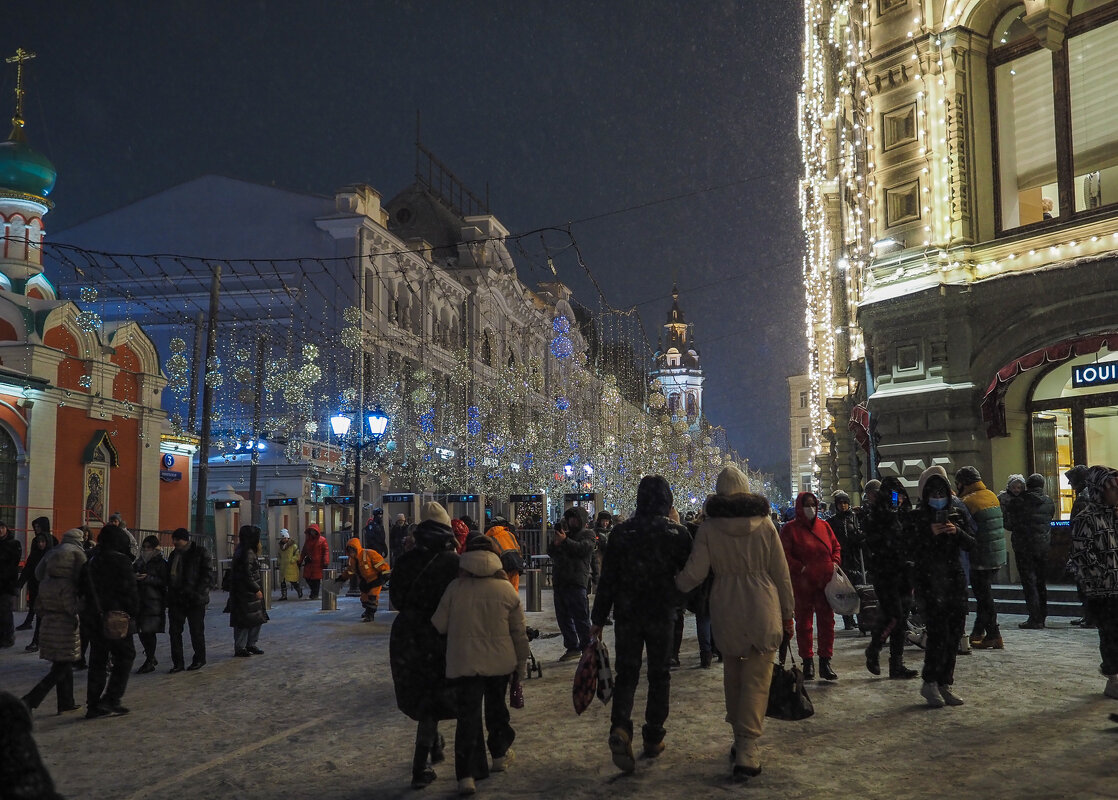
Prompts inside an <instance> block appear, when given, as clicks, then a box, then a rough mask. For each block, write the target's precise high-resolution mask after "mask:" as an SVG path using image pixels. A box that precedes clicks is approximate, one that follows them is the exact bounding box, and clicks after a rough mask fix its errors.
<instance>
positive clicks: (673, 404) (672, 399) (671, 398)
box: [668, 393, 679, 415]
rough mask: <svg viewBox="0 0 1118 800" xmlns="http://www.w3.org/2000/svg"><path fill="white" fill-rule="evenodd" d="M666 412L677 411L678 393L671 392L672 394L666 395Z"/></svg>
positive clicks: (675, 412)
mask: <svg viewBox="0 0 1118 800" xmlns="http://www.w3.org/2000/svg"><path fill="white" fill-rule="evenodd" d="M668 413H669V414H673V415H674V414H678V413H679V395H678V394H675V393H673V394H670V395H668Z"/></svg>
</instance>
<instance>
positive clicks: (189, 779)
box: [0, 592, 1118, 800]
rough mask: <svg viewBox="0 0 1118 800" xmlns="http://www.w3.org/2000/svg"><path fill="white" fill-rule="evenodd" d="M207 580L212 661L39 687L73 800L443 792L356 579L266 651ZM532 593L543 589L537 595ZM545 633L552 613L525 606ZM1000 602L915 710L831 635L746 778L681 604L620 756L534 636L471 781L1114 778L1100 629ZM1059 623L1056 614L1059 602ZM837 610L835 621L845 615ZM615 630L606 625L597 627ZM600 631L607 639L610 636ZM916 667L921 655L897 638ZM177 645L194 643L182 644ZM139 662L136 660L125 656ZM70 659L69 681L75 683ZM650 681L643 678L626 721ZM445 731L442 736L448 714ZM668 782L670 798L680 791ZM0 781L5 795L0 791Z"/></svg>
mask: <svg viewBox="0 0 1118 800" xmlns="http://www.w3.org/2000/svg"><path fill="white" fill-rule="evenodd" d="M223 604H224V596H223V595H222V594H221V593H220V592H215V593H214V598H213V602H212V603H211V605H210V614H209V616H208V620H207V623H208V630H207V639H208V641H209V644H210V654H209V664H208V666H206V668H205V669H203V670H201V671H199V672H189V673H181V674H178V675H168V674H167V669H168V668H169V667H170V655H169V648H168V645H167V640H166V637H164V636H160V638H159V651H158V657H159V661H160V664H159V668H158V670H157V671H156V672H155V673H153V674H150V675H134V676H133V677H132V679H131V681H130V683H129V686H128V693H127V695H126V697H125V701H124V703H125V705H127V706H129V707H130V708H131V709H132V713H131V714H130V715H129V716H126V717H118V718H109V719H99V720H89V721H87V720H85V719H84V718H82V712H75V713H74V714H69V715H66V716H64V717H57V716H55V715H54V697H53V695H52V696H51V697H49V698H48V699H47V701H46V702H45V703H44V704H43V705H42V706H41V707H40V708H39V710H38V711H37V713H36V716H35V731H36V738H37V741H38V743H39V747H40V749H41V751H42V752H43V754H44V756H45V759H46V762H47V764H48V766H49V768H50V770H51V772H52V774H53V775H54V778H55V781H56V783H57V785H58V789H59V791H61V792H62V794H64V795H65V796H66V797H69V798H114V800H125V799H127V800H132V799H134V798H145V797H153V798H160V799H161V800H165V799H167V798H217V797H236V798H275V797H290V798H306V797H314V798H315V800H342V799H343V798H345V799H346V800H349V799H350V798H353V799H354V800H356V798H368V797H376V798H381V799H383V798H396V797H401V798H404V797H410V798H417V797H421V796H422V795H423V794H424V793H426V794H427V795H431V796H436V797H449V796H451V795H453V794H454V790H455V782H454V780H453V766H452V765H451V764H449V763H448V764H444V765H442V766H441V767H439V768H437V771H438V773H439V778H438V780H437V781H436V782H435V783H434V784H433V785H432V786H430V787H429V788H427V789H425V790H423V792H415V791H413V790H411V789H410V788H409V785H408V784H409V780H410V761H411V749H412V742H413V737H414V723H413V722H412V721H411V720H409V719H407V718H405V717H404V716H403V715H402V714H400V713H399V712H398V711H397V710H396V706H395V701H394V697H393V692H392V684H391V679H390V676H389V668H388V631H389V627H390V625H391V622H392V619H393V617H394V616H395V615H394V614H392V613H390V612H382V613H380V614H378V615H377V621H376V622H373V623H371V624H364V623H361V622H360V621H358V617H359V616H360V607H359V604H358V600H357V599H356V598H346V597H341V598H339V601H338V610H337V611H334V612H323V611H320V610H319V604H318V603H317V602H316V603H311V602H309V601H306V600H304V601H288V602H286V603H282V602H277V603H276V604H275V606H274V607H273V609H272V612H271V614H272V621H271V622H270V623H269V624H268V625H266V626H265V627H264V632H263V634H262V635H261V639H260V647H261V648H262V649H264V650H265V651H266V654H265V655H263V656H258V657H254V658H252V659H233V658H232V650H233V648H232V633H231V630H230V629H229V628H228V627H227V620H228V618H227V617H226V616H225V615H223V614H220V613H218V612H219V610H220V609H221V608H222V606H223ZM543 607H544V608H545V609H550V607H551V599H550V596H549V595H548V593H545V597H544V605H543ZM528 617H529V624H531V625H533V626H536V627H539V628H540V629H541V630H542V631H543V632H544V634H545V636H546V635H547V634H548V633H555V632H556V631H557V628H556V625H555V621H554V617H553V615H552V614H551V613H550V611H549V610H547V611H544V612H541V613H532V614H529V615H528ZM1019 621H1021V618H1014V617H1004V618H1003V635H1004V637H1005V641H1006V649H1005V650H1004V651H976V652H975V653H974V654H973V655H970V656H961V657H960V658H959V666H958V669H957V672H956V690H957V693H958V694H959V695H960V696H962V697H963V698H964V699H965V700H966V705H965V706H963V707H961V708H945V709H940V710H930V709H928V708H927V707H926V706H925V705H924V703H923V701H922V699H921V698H920V697H919V695H918V689H919V681H918V680H914V681H891V680H888V679H886V678H874V677H873V676H871V675H870V674H869V673H867V672H866V670H865V668H864V665H863V660H864V659H863V655H862V650H863V648H864V647H865V644H866V642H867V639H865V638H862V637H860V636H859V635H858V634H857V632H856V631H854V632H847V633H843V632H840V633H839V635H838V641H837V643H836V652H835V659H834V666H835V669H836V670H837V671H838V673H839V676H840V678H839V680H838V681H837V682H836V683H833V684H827V683H824V682H822V681H816V682H815V683H814V684H811V689H810V692H811V695H812V698H813V700H814V701H815V708H816V715H815V716H814V717H812V718H811V719H808V720H804V721H802V722H782V721H777V720H770V721H769V723H768V727H767V730H766V733H765V737H764V738H763V739H762V742H763V753H764V759H765V760H764V772H763V773H762V774H761V775H760V776H759V777H757V778H754V779H752V780H751V781H750V782H749V783H748V784H745V785H744V786H743V785H741V784H734V783H732V782H731V781H730V780H729V777H728V776H729V771H730V769H729V761H728V758H727V753H728V748H729V745H730V742H731V736H730V733H729V727H728V726H727V725H726V723H725V722H724V721H723V715H724V711H723V707H722V681H721V669H720V668H719V667H718V664H717V663H716V664H715V666H714V668H712V669H708V670H703V669H700V668H699V666H698V648H697V645H696V643H695V635H694V619H693V618H692V617H690V616H688V629H687V633H686V636H685V639H684V645H683V666H682V668H680V669H678V670H676V671H674V672H673V673H672V710H671V716H670V717H669V719H668V722H667V728H668V735H667V739H666V740H665V741H666V744H667V749H666V750H665V752H664V753H663V755H662V756H660V757H659V758H658V759H655V760H640V761H638V765H637V770H636V772H635V773H634V774H632V775H629V776H623V775H621V774H620V773H619V772H618V771H617V769H616V768H615V767H614V766H613V764H612V762H611V760H610V756H609V752H608V748H607V747H606V743H605V740H606V735H607V733H608V727H609V709H608V708H607V707H605V706H603V705H602V704H601V703H599V702H598V701H595V702H594V705H593V706H592V707H591V709H590V710H589V711H587V712H586V713H585V714H583V715H582V716H581V717H579V716H576V715H575V713H574V710H573V708H572V705H571V691H570V687H571V675H572V673H573V671H574V664H573V663H566V664H558V663H556V659H557V658H558V656H559V655H560V653H561V652H562V649H563V648H562V644H561V640H560V639H558V638H554V637H553V638H544V639H540V640H537V641H536V642H534V643H533V649H534V651H535V653H536V655H537V656H538V657H539V658H540V659H541V661H542V662H543V665H544V676H543V678H542V680H536V679H533V680H530V681H528V682H527V683H526V684H525V697H526V703H525V707H524V708H523V709H522V710H519V711H514V712H513V725H514V727H515V728H516V730H517V734H518V736H517V741H516V744H515V745H514V750H515V751H516V760H515V762H514V764H513V765H512V767H511V768H510V770H509V771H508V772H506V773H504V774H494V775H493V776H492V777H491V778H490V779H489V780H487V781H484V782H482V783H480V784H479V786H478V794H479V795H480V796H484V795H487V794H489V795H492V796H501V797H517V796H523V797H539V796H543V797H562V798H584V797H586V798H589V797H606V796H608V797H622V798H624V797H641V798H668V797H671V798H673V800H678V798H679V797H681V796H683V797H688V796H698V795H711V796H716V797H717V796H726V795H732V794H738V793H756V792H758V791H763V792H765V794H766V796H769V797H776V798H824V797H837V798H908V797H912V798H939V797H983V798H1055V797H1059V798H1099V797H1116V796H1118V781H1116V780H1115V777H1114V776H1115V768H1114V747H1115V745H1116V744H1118V739H1116V738H1115V734H1118V726H1115V725H1113V724H1111V723H1110V722H1109V720H1108V713H1109V712H1112V711H1118V701H1114V700H1109V699H1106V698H1104V697H1103V695H1102V687H1103V684H1104V679H1103V678H1101V677H1100V676H1099V675H1098V663H1099V654H1098V642H1097V634H1096V632H1095V631H1092V630H1086V631H1085V630H1079V629H1077V628H1055V629H1048V630H1043V631H1021V630H1018V629H1017V622H1019ZM1056 624H1059V621H1056ZM840 627H841V626H840ZM28 637H29V634H28V633H20V634H19V638H18V639H17V646H16V647H15V648H12V649H8V650H4V651H0V688H3V689H5V690H7V691H11V692H14V693H15V694H17V695H22V694H24V693H25V692H26V691H27V690H28V689H30V688H31V686H32V685H33V684H34V683H35V682H36V681H37V680H38V679H39V678H40V677H41V676H42V675H43V674H45V673H46V670H47V668H48V665H47V663H46V662H44V661H41V660H39V659H38V658H37V656H35V655H32V654H28V653H25V652H24V651H23V645H25V644H26V643H27V641H28ZM607 637H610V635H609V634H607ZM610 644H612V641H610ZM907 652H908V660H909V664H910V666H914V667H919V664H920V660H921V654H920V651H918V650H913V649H909V650H908V651H907ZM187 655H188V657H189V646H188V649H187ZM137 665H138V662H137ZM84 675H85V673H78V674H77V677H78V686H77V687H76V689H77V697H78V701H79V702H83V701H84V688H85V687H84ZM643 704H644V694H643V690H642V691H639V692H638V697H637V711H638V714H637V717H636V722H637V725H638V726H639V724H640V716H641V715H642V714H643ZM441 730H442V731H443V732H444V734H445V735H446V738H447V740H448V748H447V751H448V754H449V753H451V752H452V747H451V746H450V742H451V740H452V738H453V724H452V723H443V725H442V727H441ZM681 793H682V795H681ZM0 794H2V792H0Z"/></svg>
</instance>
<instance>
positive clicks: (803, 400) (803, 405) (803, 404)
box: [800, 392, 807, 408]
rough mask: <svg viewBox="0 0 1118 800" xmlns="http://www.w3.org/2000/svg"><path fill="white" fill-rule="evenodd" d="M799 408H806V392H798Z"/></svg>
mask: <svg viewBox="0 0 1118 800" xmlns="http://www.w3.org/2000/svg"><path fill="white" fill-rule="evenodd" d="M800 408H807V392H800Z"/></svg>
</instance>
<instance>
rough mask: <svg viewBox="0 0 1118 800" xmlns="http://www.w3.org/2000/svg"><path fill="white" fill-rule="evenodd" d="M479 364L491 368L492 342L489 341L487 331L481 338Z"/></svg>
mask: <svg viewBox="0 0 1118 800" xmlns="http://www.w3.org/2000/svg"><path fill="white" fill-rule="evenodd" d="M481 363H483V364H485V366H487V367H491V366H493V342H492V340H491V339H490V336H489V331H486V332H485V333H484V334H483V335H482V337H481Z"/></svg>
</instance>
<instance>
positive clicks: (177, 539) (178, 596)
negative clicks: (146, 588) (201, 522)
mask: <svg viewBox="0 0 1118 800" xmlns="http://www.w3.org/2000/svg"><path fill="white" fill-rule="evenodd" d="M171 541H172V542H173V543H174V545H175V549H174V550H173V551H171V558H170V560H169V561H168V566H167V574H168V576H169V580H168V586H167V615H168V617H169V618H170V620H171V670H170V671H171V672H182V671H183V669H184V667H183V652H182V629H183V625H184V624H189V625H190V646H191V647H192V648H193V649H194V660H193V661H191V663H190V666H189V667H185V669H190V670H195V669H201V668H202V667H203V666H205V664H206V606H207V605H209V602H210V587H211V586H212V585H213V575H212V573H211V566H210V554H209V553H208V552H206V548H204V547H202V545H200V544H195V543H193V542H191V541H190V533H189V531H187V530H186V528H179V529H178V530H176V531H175V532H174V533H172V534H171Z"/></svg>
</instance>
